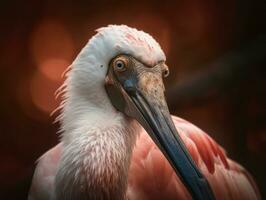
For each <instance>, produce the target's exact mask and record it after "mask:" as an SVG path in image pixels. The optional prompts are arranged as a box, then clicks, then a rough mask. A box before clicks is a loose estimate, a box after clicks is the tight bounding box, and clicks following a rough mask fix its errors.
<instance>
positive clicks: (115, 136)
mask: <svg viewBox="0 0 266 200" xmlns="http://www.w3.org/2000/svg"><path fill="white" fill-rule="evenodd" d="M74 96H75V95H74ZM74 102H75V108H73V105H72V104H74ZM106 107H108V106H103V107H100V106H97V105H96V104H95V103H94V102H90V101H88V99H84V98H72V97H69V99H68V101H67V102H66V104H65V107H64V109H63V113H62V119H61V123H62V131H63V134H62V142H63V146H64V150H63V154H62V158H61V161H60V164H59V168H58V172H57V175H56V180H55V184H56V192H55V193H56V198H57V199H124V198H125V193H126V188H127V175H128V168H129V164H130V160H131V155H132V149H133V146H134V143H135V141H136V133H137V130H138V127H139V125H138V123H137V122H136V121H135V120H133V119H130V118H128V117H126V116H124V115H123V114H122V113H120V112H118V111H116V110H115V109H114V108H113V107H112V106H110V107H109V109H106Z"/></svg>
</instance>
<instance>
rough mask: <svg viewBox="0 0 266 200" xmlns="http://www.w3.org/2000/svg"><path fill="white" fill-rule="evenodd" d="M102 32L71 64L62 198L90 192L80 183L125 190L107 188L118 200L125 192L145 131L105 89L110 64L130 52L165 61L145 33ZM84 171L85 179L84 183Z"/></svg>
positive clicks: (141, 58) (110, 28)
mask: <svg viewBox="0 0 266 200" xmlns="http://www.w3.org/2000/svg"><path fill="white" fill-rule="evenodd" d="M97 32H98V33H97V34H96V35H95V36H93V37H92V38H91V39H90V40H89V42H88V44H87V45H86V46H85V47H84V48H83V49H82V51H81V52H80V54H79V55H78V56H77V58H76V59H75V61H74V62H73V64H72V65H71V69H70V71H69V72H68V73H67V79H66V81H65V83H64V85H63V86H64V89H63V97H64V100H63V103H62V104H61V108H62V111H61V115H60V116H59V120H60V122H61V129H62V130H61V131H62V133H63V134H62V136H63V137H62V141H63V146H64V150H63V155H62V158H61V161H60V166H59V170H58V172H57V175H56V191H57V192H56V193H57V196H58V198H62V199H63V196H65V195H66V196H68V197H70V196H71V197H73V199H79V198H77V196H76V195H82V193H84V192H82V191H80V190H81V188H80V187H79V186H80V185H86V188H87V189H88V190H93V189H92V188H91V187H99V188H108V185H110V184H114V185H116V187H117V188H119V190H118V191H119V192H118V191H111V190H110V191H108V190H107V193H108V194H111V193H112V192H114V193H115V194H116V195H118V196H119V198H118V199H121V195H122V196H123V195H124V194H125V193H124V192H125V187H126V181H127V178H126V177H127V170H128V167H129V162H130V158H131V152H132V148H133V144H134V143H135V138H136V133H137V131H138V130H139V129H138V128H137V127H136V123H134V120H130V119H129V118H126V117H125V115H124V114H122V113H120V112H118V111H116V109H115V108H114V107H113V105H112V104H111V102H110V100H109V97H108V95H107V93H106V91H105V87H104V84H105V77H106V74H107V70H108V67H109V62H110V61H111V59H112V58H114V57H115V56H117V55H119V54H129V55H131V56H133V57H135V58H137V59H138V60H139V61H141V62H143V63H145V64H147V65H151V66H152V65H155V64H156V63H158V62H159V61H165V55H164V53H163V51H162V49H161V47H160V46H159V44H158V43H157V42H156V41H155V40H154V39H153V38H152V37H151V36H150V35H149V34H147V33H144V32H143V31H138V30H137V29H134V28H129V27H127V26H125V25H121V26H116V25H111V26H108V27H105V28H101V29H98V30H97ZM121 166H122V168H121ZM84 172H85V174H86V177H85V179H82V180H81V179H79V178H80V177H84ZM80 173H81V174H80ZM82 173H83V174H82ZM110 173H112V174H110ZM106 176H112V177H113V178H112V179H107V180H113V183H109V182H108V181H107V180H105V179H104V178H105V177H106ZM73 182H74V183H76V185H73ZM95 183H97V184H99V185H98V186H97V185H95ZM73 187H75V189H73ZM62 188H63V189H62ZM105 190H106V189H105ZM84 195H98V196H88V198H89V199H94V198H95V199H99V198H100V197H102V195H105V194H103V193H97V194H94V193H89V194H84Z"/></svg>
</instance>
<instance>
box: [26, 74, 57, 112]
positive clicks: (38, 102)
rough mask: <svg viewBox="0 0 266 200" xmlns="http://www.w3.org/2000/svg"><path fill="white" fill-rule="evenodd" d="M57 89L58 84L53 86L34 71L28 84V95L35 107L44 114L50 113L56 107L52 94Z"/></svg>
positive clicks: (51, 82)
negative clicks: (29, 94)
mask: <svg viewBox="0 0 266 200" xmlns="http://www.w3.org/2000/svg"><path fill="white" fill-rule="evenodd" d="M58 87H59V83H58V84H55V83H54V82H53V81H50V80H49V79H47V78H46V77H45V76H43V74H42V73H40V72H39V71H36V72H35V74H34V76H33V78H32V80H31V83H30V93H31V97H32V101H33V103H34V104H35V106H36V107H37V108H38V109H40V110H41V111H43V112H45V113H51V112H52V111H53V110H54V109H55V108H56V106H57V104H56V101H55V98H54V93H55V91H56V89H57V88H58Z"/></svg>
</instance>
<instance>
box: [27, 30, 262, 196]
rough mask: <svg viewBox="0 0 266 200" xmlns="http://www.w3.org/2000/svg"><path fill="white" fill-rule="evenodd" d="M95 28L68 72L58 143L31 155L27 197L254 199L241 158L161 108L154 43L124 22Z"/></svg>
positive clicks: (159, 60) (161, 71)
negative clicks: (33, 158) (33, 159)
mask: <svg viewBox="0 0 266 200" xmlns="http://www.w3.org/2000/svg"><path fill="white" fill-rule="evenodd" d="M97 31H98V33H97V34H96V35H95V36H94V37H92V38H91V39H90V40H89V42H88V44H87V45H86V46H85V47H84V48H83V50H82V51H81V53H80V54H79V55H78V56H77V58H76V59H75V61H74V62H73V64H72V66H71V68H70V70H69V71H68V72H67V74H66V76H67V79H66V81H65V83H64V84H63V86H62V88H63V89H62V93H63V99H64V100H63V102H62V104H61V106H60V109H61V115H59V118H58V120H59V121H60V123H61V132H62V138H61V142H60V143H59V144H58V145H57V146H55V147H54V148H52V149H51V150H49V151H48V152H46V153H45V154H44V155H43V156H42V157H41V158H40V159H39V161H38V165H37V167H36V170H35V173H34V177H33V182H32V186H31V189H30V194H29V199H130V200H135V199H136V200H141V199H197V200H203V199H204V200H208V199H209V200H211V199H241V200H242V199H252V200H254V199H260V195H259V193H258V190H257V188H256V184H255V183H254V181H253V179H252V178H251V176H250V175H249V174H248V172H247V171H246V170H245V169H244V168H243V167H241V166H240V165H238V164H237V163H235V162H234V161H232V160H230V159H229V158H227V157H226V155H225V153H224V150H223V149H222V148H221V147H220V146H219V145H218V144H217V143H215V142H214V141H213V140H212V139H211V138H210V137H209V136H208V135H207V134H205V133H204V132H203V131H201V130H200V129H199V128H197V127H195V126H194V125H192V124H190V123H189V122H187V121H185V120H183V119H180V118H177V117H174V116H172V117H171V115H170V114H169V111H168V107H167V105H166V101H165V98H164V85H163V82H162V78H163V77H164V76H167V75H168V73H169V70H168V67H167V66H166V64H165V60H166V59H165V55H164V53H163V51H162V50H161V48H160V46H159V44H158V43H157V42H156V41H155V40H154V39H153V38H152V37H151V36H150V35H149V34H147V33H144V32H143V31H138V30H136V29H133V28H129V27H127V26H125V25H121V26H116V25H111V26H108V27H105V28H101V29H99V30H97ZM140 125H141V126H142V127H143V128H144V129H145V130H146V131H147V133H148V135H147V133H146V132H145V131H144V129H142V127H141V126H140ZM150 138H151V139H150Z"/></svg>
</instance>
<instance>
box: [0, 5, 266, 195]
mask: <svg viewBox="0 0 266 200" xmlns="http://www.w3.org/2000/svg"><path fill="white" fill-rule="evenodd" d="M265 21H266V2H265V1H264V0H253V1H249V0H220V1H214V0H185V1H184V0H176V1H172V2H171V1H166V0H165V1H152V0H150V1H139V0H133V1H122V0H110V1H107V0H106V1H103V0H97V1H88V0H87V1H68V0H66V1H61V2H60V1H52V0H46V1H41V0H34V1H33V0H29V1H18V0H13V1H1V2H0V91H1V93H2V95H1V98H0V119H1V121H0V134H1V140H0V142H1V143H0V156H1V158H0V159H1V161H0V190H1V196H0V198H1V199H25V198H26V196H27V192H28V189H29V186H30V181H31V177H32V174H33V170H34V168H35V161H36V159H37V158H38V157H39V156H40V155H42V154H43V153H44V152H45V151H47V150H48V149H49V148H51V147H52V146H54V145H55V144H56V143H57V142H58V135H57V134H56V131H57V130H58V124H53V121H54V119H55V116H56V115H55V116H50V113H51V112H52V111H53V110H54V109H55V108H56V107H57V106H58V103H59V102H60V98H58V99H55V96H54V92H55V91H56V89H57V88H58V87H59V86H60V85H61V84H62V82H63V80H64V78H62V77H61V74H62V72H63V71H64V70H65V69H66V68H67V67H68V66H69V65H70V64H71V62H72V61H73V59H74V58H75V57H76V55H77V54H78V52H79V51H80V50H81V48H82V47H83V46H84V45H85V44H86V43H87V41H88V39H89V38H90V37H91V36H92V35H94V34H95V31H94V30H95V29H97V28H99V27H102V26H106V25H108V24H127V25H129V26H133V27H136V28H138V29H143V30H144V31H146V32H148V33H150V34H151V35H153V36H154V37H155V39H156V40H157V41H158V42H159V43H160V44H161V46H162V48H163V50H164V51H165V53H166V56H167V63H168V65H169V66H170V71H171V73H170V76H169V78H168V79H167V80H166V87H167V93H166V96H167V99H168V103H169V107H170V110H171V112H172V113H174V114H176V115H178V116H180V117H183V118H185V119H187V120H189V121H191V122H192V123H194V124H196V125H197V126H199V127H200V128H202V129H203V130H205V131H206V132H207V133H208V134H209V135H211V136H212V137H213V138H214V139H215V140H216V141H217V142H218V143H219V144H221V145H222V146H223V147H225V149H226V150H227V153H228V155H229V156H230V157H231V158H233V159H235V160H237V161H238V162H240V163H241V164H242V165H243V166H245V168H247V169H248V170H249V171H250V172H251V174H252V175H253V176H254V178H255V180H256V181H257V183H258V185H259V188H260V191H261V193H262V194H263V197H266V196H265V195H266V180H265V178H266V173H265V170H266V166H265V162H266V103H265V102H266V79H265V75H266V73H265V71H266V70H264V68H265V67H266V22H265Z"/></svg>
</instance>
